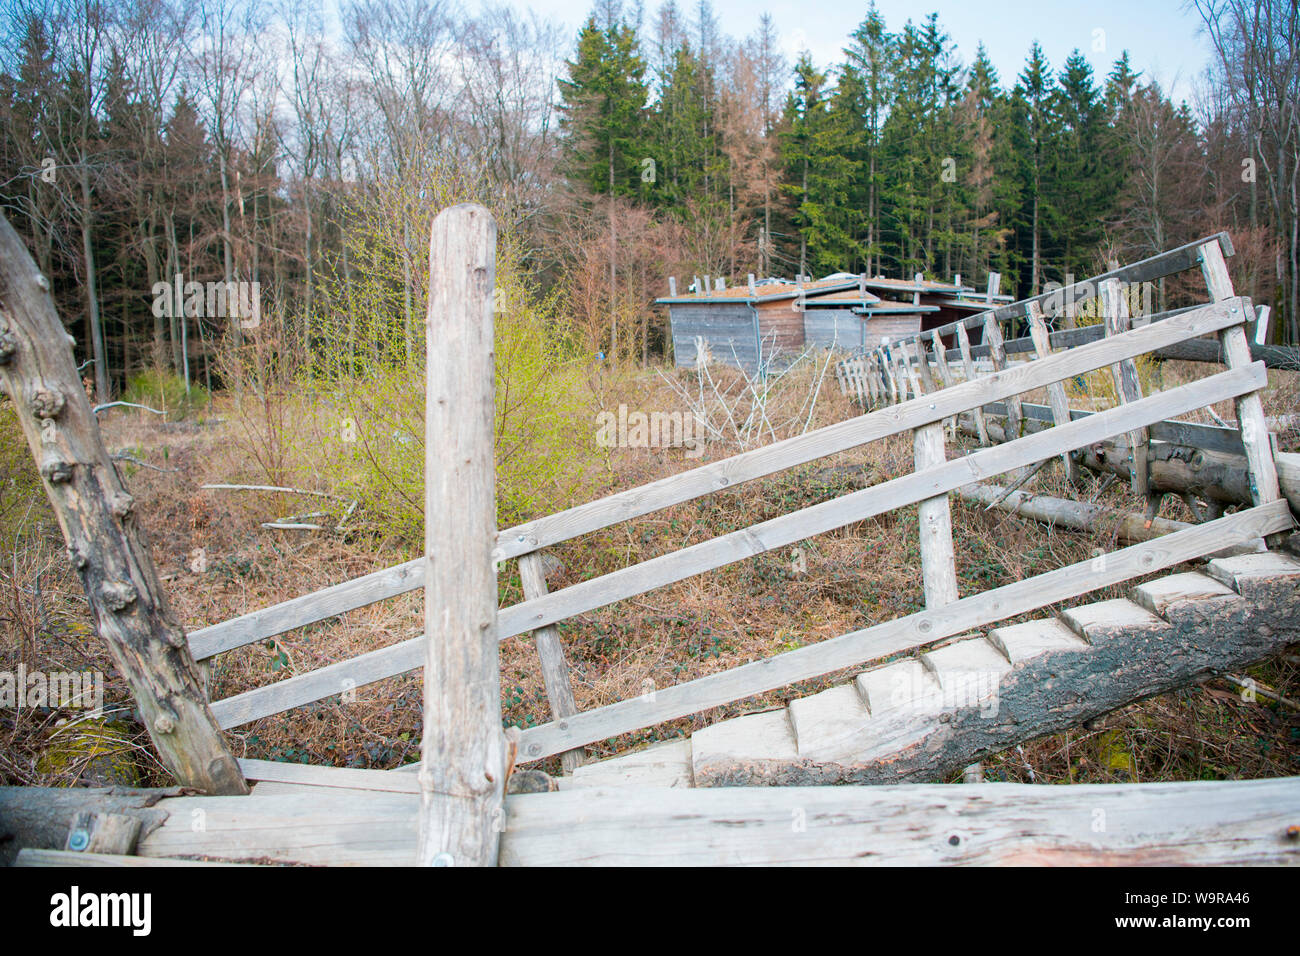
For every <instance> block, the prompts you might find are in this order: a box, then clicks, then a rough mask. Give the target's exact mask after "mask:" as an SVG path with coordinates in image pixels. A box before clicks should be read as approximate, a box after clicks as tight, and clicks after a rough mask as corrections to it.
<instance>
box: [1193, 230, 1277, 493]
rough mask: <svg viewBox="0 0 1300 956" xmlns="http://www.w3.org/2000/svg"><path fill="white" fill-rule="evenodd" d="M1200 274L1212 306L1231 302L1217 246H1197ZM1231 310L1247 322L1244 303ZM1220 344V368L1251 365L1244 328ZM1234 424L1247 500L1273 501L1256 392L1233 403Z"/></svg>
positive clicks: (1224, 335)
mask: <svg viewBox="0 0 1300 956" xmlns="http://www.w3.org/2000/svg"><path fill="white" fill-rule="evenodd" d="M1201 270H1202V272H1203V273H1204V275H1205V284H1206V286H1207V287H1208V288H1209V290H1210V296H1211V297H1212V298H1213V299H1214V301H1216V302H1220V301H1222V300H1224V299H1231V298H1233V291H1232V277H1231V276H1230V275H1228V264H1227V263H1226V262H1224V260H1223V250H1222V249H1221V248H1219V243H1218V242H1207V243H1206V244H1205V245H1203V246H1201ZM1239 302H1240V304H1239V305H1237V306H1235V307H1234V308H1236V309H1239V310H1240V314H1241V316H1242V322H1243V323H1244V322H1245V321H1246V320H1247V319H1248V318H1250V313H1249V311H1248V308H1249V306H1248V300H1246V299H1241V300H1239ZM1219 340H1220V342H1222V343H1223V358H1224V364H1225V365H1227V366H1228V368H1241V367H1242V366H1243V365H1249V364H1250V363H1251V355H1250V342H1249V341H1248V340H1247V339H1246V329H1245V326H1244V325H1234V326H1231V327H1229V328H1226V329H1224V330H1223V331H1222V332H1221V333H1220V334H1219ZM1235 405H1236V410H1237V422H1238V424H1239V427H1240V428H1241V443H1242V445H1243V446H1244V447H1245V449H1246V466H1247V469H1248V470H1249V472H1250V483H1251V489H1250V492H1251V498H1252V500H1253V502H1254V503H1255V504H1257V505H1258V504H1265V503H1267V502H1270V501H1276V500H1277V499H1278V498H1279V497H1280V496H1281V492H1280V491H1279V489H1278V481H1277V463H1276V462H1275V461H1274V460H1273V445H1272V441H1271V439H1270V437H1269V431H1268V423H1267V422H1266V421H1265V419H1264V405H1263V403H1262V402H1261V401H1260V398H1259V393H1258V392H1251V393H1250V394H1249V395H1242V396H1241V397H1240V398H1238V399H1237V400H1236V402H1235Z"/></svg>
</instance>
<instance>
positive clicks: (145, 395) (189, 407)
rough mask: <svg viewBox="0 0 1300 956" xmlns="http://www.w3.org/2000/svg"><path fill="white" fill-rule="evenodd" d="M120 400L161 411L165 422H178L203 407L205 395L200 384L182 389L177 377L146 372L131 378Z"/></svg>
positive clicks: (205, 399)
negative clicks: (165, 418)
mask: <svg viewBox="0 0 1300 956" xmlns="http://www.w3.org/2000/svg"><path fill="white" fill-rule="evenodd" d="M122 401H124V402H131V403H132V404H135V405H147V406H148V407H149V408H155V409H157V410H158V411H160V412H164V413H165V414H166V415H167V420H168V421H172V422H178V421H181V420H182V419H185V418H189V417H190V416H191V415H194V414H195V413H196V412H197V411H198V410H199V409H201V408H203V407H204V406H206V405H207V404H208V392H207V389H205V388H203V387H202V386H200V385H190V386H189V388H186V387H185V380H184V379H183V378H181V377H180V376H179V375H173V374H172V373H170V372H164V371H160V370H158V369H148V370H146V371H143V372H138V373H136V374H135V375H132V376H131V378H130V380H129V381H128V382H127V383H126V391H125V392H123V393H122Z"/></svg>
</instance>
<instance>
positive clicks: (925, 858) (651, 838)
mask: <svg viewBox="0 0 1300 956" xmlns="http://www.w3.org/2000/svg"><path fill="white" fill-rule="evenodd" d="M1298 802H1300V779H1297V778H1295V777H1283V778H1278V779H1271V780H1234V781H1198V782H1192V783H1156V784H1149V783H1147V784H1078V785H1075V786H1070V787H1044V786H1041V785H1033V784H974V785H970V786H963V787H951V786H947V785H945V784H911V785H897V786H845V787H758V788H705V789H694V788H666V787H656V788H643V787H594V788H581V789H571V790H564V791H560V792H558V793H535V794H520V795H515V796H510V797H507V798H506V809H507V811H508V812H507V818H506V824H505V832H504V833H503V834H502V838H501V855H500V863H501V864H502V865H508V866H527V865H536V866H557V865H565V864H568V865H619V864H626V865H636V866H645V865H647V864H656V863H659V864H664V865H674V866H683V865H709V866H720V865H745V864H748V865H758V864H800V865H809V864H819V863H820V864H830V863H845V864H853V865H907V864H913V865H916V864H930V865H933V864H967V865H970V864H1006V865H1015V864H1021V865H1041V864H1050V863H1055V864H1067V865H1123V864H1130V865H1170V864H1202V865H1204V864H1237V865H1240V864H1250V863H1254V864H1279V863H1295V862H1297V859H1298V858H1300V846H1297V844H1296V841H1294V840H1288V839H1287V838H1286V832H1287V828H1288V827H1290V826H1291V825H1292V823H1293V822H1294V815H1295V812H1296V807H1297V804H1298ZM162 806H163V807H164V808H165V811H166V813H167V820H166V823H165V824H164V825H163V826H162V827H160V828H158V829H157V830H156V831H155V832H154V833H153V834H151V835H149V836H148V837H146V838H145V839H144V840H142V841H141V852H142V853H143V854H145V856H143V857H140V858H136V859H137V860H139V861H140V862H138V863H133V864H130V865H143V866H147V865H149V861H158V862H163V863H178V862H179V861H177V860H176V859H174V858H175V857H187V856H188V857H197V856H203V857H209V858H212V859H217V860H221V861H225V862H231V861H240V860H253V861H259V862H278V863H295V864H307V865H313V864H314V865H335V866H340V865H342V866H347V865H367V864H380V865H389V866H409V865H411V864H412V863H414V862H415V846H414V836H415V829H416V828H415V823H416V815H417V805H416V798H415V797H414V796H412V795H409V794H380V795H376V798H375V799H373V800H366V801H364V802H361V801H358V800H356V799H355V798H353V797H349V796H340V797H334V798H330V797H321V796H317V795H311V794H308V795H290V794H285V795H278V796H268V797H263V798H258V797H256V796H254V797H238V798H237V797H179V798H172V799H168V800H165V801H164V802H163V804H162ZM195 811H198V812H199V813H200V814H201V817H202V818H203V819H204V820H205V821H206V825H205V826H204V827H203V828H202V829H195V828H193V827H192V825H191V824H192V820H193V819H194V814H195ZM1098 820H1101V821H1104V824H1105V825H1104V826H1097V825H1096V823H1097V821H1098ZM954 837H956V841H955V842H954V840H953V838H954ZM42 855H44V854H40V855H38V860H39V858H40V856H42ZM68 862H69V863H70V864H71V863H80V864H81V865H88V864H90V863H93V862H95V861H92V860H91V859H90V858H89V857H82V858H81V859H80V860H76V861H68ZM180 865H185V864H184V863H180Z"/></svg>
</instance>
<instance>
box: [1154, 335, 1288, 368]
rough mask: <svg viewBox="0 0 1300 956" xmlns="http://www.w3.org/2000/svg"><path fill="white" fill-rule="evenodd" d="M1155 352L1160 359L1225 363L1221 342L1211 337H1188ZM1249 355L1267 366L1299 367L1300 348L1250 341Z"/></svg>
mask: <svg viewBox="0 0 1300 956" xmlns="http://www.w3.org/2000/svg"><path fill="white" fill-rule="evenodd" d="M1155 354H1156V356H1157V357H1158V358H1162V359H1178V360H1180V361H1184V362H1218V363H1219V364H1220V365H1224V364H1226V363H1225V362H1224V358H1223V345H1222V343H1220V342H1217V341H1215V340H1213V339H1188V340H1187V341H1185V342H1178V343H1177V344H1175V345H1166V346H1165V347H1164V348H1160V349H1156V352H1155ZM1250 357H1251V359H1252V360H1254V361H1256V362H1263V363H1264V364H1265V365H1266V366H1268V367H1269V368H1285V369H1300V349H1298V348H1296V347H1295V346H1293V345H1259V344H1258V343H1256V342H1251V343H1250Z"/></svg>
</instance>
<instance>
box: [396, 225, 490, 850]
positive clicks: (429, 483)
mask: <svg viewBox="0 0 1300 956" xmlns="http://www.w3.org/2000/svg"><path fill="white" fill-rule="evenodd" d="M496 234H497V229H496V223H495V222H494V221H493V219H492V216H491V214H490V213H489V212H488V211H487V210H486V209H484V208H483V207H482V206H479V205H473V204H464V205H459V206H452V207H451V208H450V209H444V210H443V211H442V212H441V213H439V214H438V217H437V218H436V219H435V220H434V221H433V232H432V236H431V239H430V243H429V311H428V315H427V317H426V320H425V336H426V348H427V356H428V358H427V389H428V391H427V396H426V404H425V409H426V411H425V477H424V480H425V499H424V500H425V509H424V521H425V527H424V553H425V558H424V565H425V568H424V572H425V578H424V580H425V585H424V627H425V642H424V647H425V657H424V738H423V741H422V745H421V764H420V777H419V780H420V796H421V799H420V834H419V844H418V852H417V860H418V861H419V863H420V864H421V865H423V866H453V865H454V866H495V865H496V861H497V849H498V846H499V841H500V836H501V831H502V830H503V829H504V826H505V821H504V819H503V817H502V814H503V809H502V799H503V795H504V787H505V777H506V771H507V755H506V749H507V748H506V743H505V739H504V735H503V734H502V731H501V689H500V673H499V668H500V665H499V663H498V656H497V620H496V618H497V581H496V568H495V564H494V560H493V553H492V542H493V541H495V540H496V535H497V528H496V474H495V466H494V462H493V427H492V424H493V411H494V380H493V378H494V368H493V355H492V290H493V285H494V283H495V273H496Z"/></svg>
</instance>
